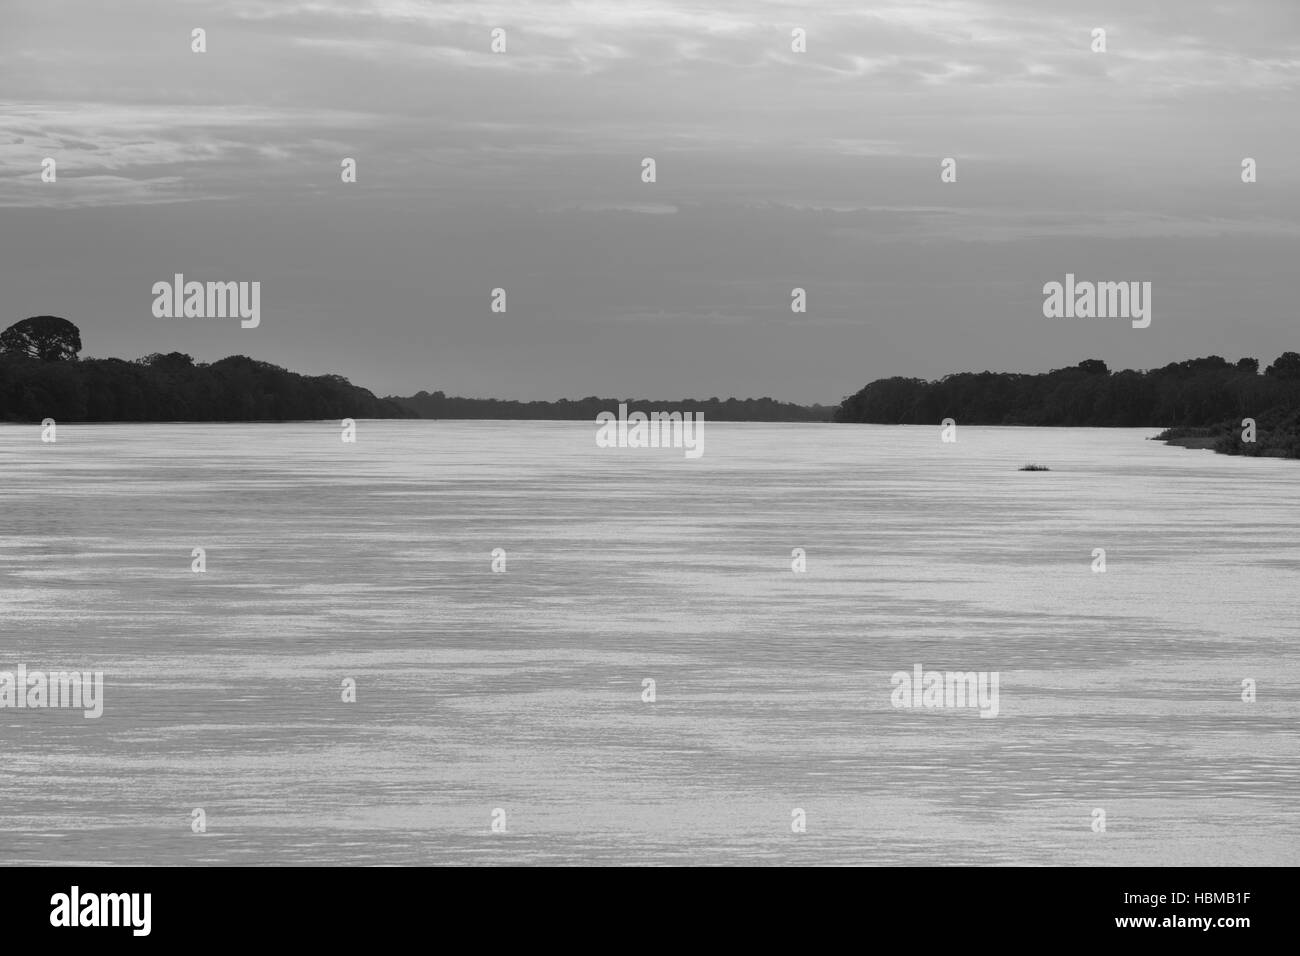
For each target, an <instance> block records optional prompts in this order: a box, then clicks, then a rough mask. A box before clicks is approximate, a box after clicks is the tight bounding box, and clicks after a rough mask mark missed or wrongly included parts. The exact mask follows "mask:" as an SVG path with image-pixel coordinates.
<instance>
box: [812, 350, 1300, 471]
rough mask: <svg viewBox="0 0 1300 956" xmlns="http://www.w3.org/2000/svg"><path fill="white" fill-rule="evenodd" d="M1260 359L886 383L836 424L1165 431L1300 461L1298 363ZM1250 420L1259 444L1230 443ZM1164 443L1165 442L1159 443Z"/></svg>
mask: <svg viewBox="0 0 1300 956" xmlns="http://www.w3.org/2000/svg"><path fill="white" fill-rule="evenodd" d="M1259 364H1260V363H1259V360H1258V359H1254V358H1243V359H1240V360H1239V361H1237V362H1235V363H1234V362H1229V361H1228V360H1227V359H1224V358H1222V357H1221V356H1218V355H1211V356H1207V357H1205V358H1198V359H1189V360H1187V361H1185V362H1172V363H1170V364H1169V365H1165V366H1163V367H1161V368H1156V369H1149V370H1145V371H1135V370H1125V371H1120V372H1112V371H1110V369H1109V368H1107V366H1106V363H1105V362H1103V361H1101V360H1099V359H1088V360H1087V361H1084V362H1080V363H1079V364H1078V365H1075V366H1072V367H1070V368H1059V369H1053V370H1052V371H1050V372H1045V373H1040V374H1023V373H1014V372H960V373H957V374H954V375H947V376H944V377H943V378H941V379H938V380H936V381H925V380H924V379H919V378H897V377H896V378H885V379H879V380H878V381H875V382H872V383H870V384H869V385H867V386H866V387H864V388H863V389H861V390H860V391H858V392H857V393H855V394H853V395H850V396H849V397H847V398H845V399H844V401H843V402H842V403H841V405H840V407H839V408H838V409H837V410H836V413H835V421H837V422H861V423H874V424H891V425H934V424H938V423H939V422H940V421H942V420H943V419H945V418H952V419H954V420H955V421H957V422H959V423H962V424H967V425H1060V426H1093V427H1160V426H1163V427H1166V428H1170V429H1175V431H1174V432H1172V433H1171V434H1170V435H1169V437H1188V436H1193V435H1200V436H1208V437H1214V438H1216V439H1218V438H1223V439H1225V440H1224V441H1222V442H1220V443H1219V444H1217V445H1216V446H1215V447H1216V450H1219V451H1224V452H1228V453H1232V454H1275V455H1282V456H1285V457H1300V428H1298V427H1297V424H1296V422H1297V417H1298V415H1300V354H1297V353H1295V352H1285V353H1283V354H1282V355H1281V356H1279V357H1278V359H1277V360H1276V361H1274V362H1273V363H1272V364H1271V365H1269V366H1268V367H1267V368H1266V369H1265V370H1264V374H1262V375H1261V374H1260V372H1259ZM1245 418H1253V419H1255V420H1256V421H1257V423H1258V426H1259V434H1258V437H1257V441H1256V442H1254V443H1244V442H1241V441H1240V440H1239V437H1238V440H1237V441H1236V442H1232V441H1229V440H1227V439H1230V438H1231V435H1232V434H1233V433H1234V432H1235V433H1237V434H1238V436H1239V433H1240V432H1241V430H1242V426H1241V422H1242V420H1243V419H1245ZM1162 437H1163V436H1162Z"/></svg>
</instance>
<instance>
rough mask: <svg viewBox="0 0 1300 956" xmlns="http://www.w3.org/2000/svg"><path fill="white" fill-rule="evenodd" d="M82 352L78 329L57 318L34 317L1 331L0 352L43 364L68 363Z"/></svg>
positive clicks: (48, 316)
mask: <svg viewBox="0 0 1300 956" xmlns="http://www.w3.org/2000/svg"><path fill="white" fill-rule="evenodd" d="M80 351H81V330H80V329H78V328H77V327H76V326H75V325H73V324H72V323H71V322H69V321H68V320H67V319H61V318H59V317H58V316H57V315H34V316H32V317H31V318H30V319H23V320H22V321H21V322H15V323H14V324H13V325H11V326H9V328H7V329H5V330H4V331H3V332H0V352H8V353H10V354H13V355H26V356H28V357H29V358H34V359H40V360H41V361H42V362H69V361H74V360H75V359H76V358H77V353H78V352H80Z"/></svg>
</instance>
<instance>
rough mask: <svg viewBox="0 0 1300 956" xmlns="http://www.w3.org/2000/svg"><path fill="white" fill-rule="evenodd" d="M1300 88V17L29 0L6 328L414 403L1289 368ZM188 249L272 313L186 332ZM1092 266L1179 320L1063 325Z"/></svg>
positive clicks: (8, 60) (1276, 8)
mask: <svg viewBox="0 0 1300 956" xmlns="http://www.w3.org/2000/svg"><path fill="white" fill-rule="evenodd" d="M195 27H202V28H204V29H205V30H206V31H207V52H206V53H204V54H196V53H192V52H191V51H190V44H191V30H192V29H193V28H195ZM496 27H500V28H502V29H504V30H505V31H506V43H507V49H506V52H505V53H500V54H495V53H493V52H491V49H490V44H491V35H490V34H491V31H492V29H493V28H496ZM796 27H802V28H804V29H806V30H807V35H808V39H807V52H806V53H802V54H800V53H795V52H792V51H791V48H790V46H791V30H792V29H794V28H796ZM1095 27H1102V28H1104V29H1105V30H1106V34H1107V35H1106V44H1107V52H1105V53H1094V52H1092V49H1091V45H1092V37H1091V32H1092V30H1093V29H1094V28H1095ZM1297 86H1300V3H1298V2H1296V0H1248V2H1245V0H1239V2H1220V0H1170V2H1157V0H1142V2H1139V0H1115V2H1095V0H1090V2H1086V3H1085V2H1081V0H1076V2H1048V0H987V2H939V0H929V2H927V0H898V2H889V3H872V2H869V0H825V2H819V3H776V2H761V0H708V2H691V0H634V2H624V0H601V2H580V0H579V2H561V0H530V2H523V0H509V2H491V0H474V2H418V0H302V2H297V0H206V2H193V3H189V2H181V0H121V2H116V3H113V4H111V5H109V4H104V3H100V2H92V0H82V2H61V0H4V2H3V9H2V10H0V291H2V293H3V294H2V295H0V305H2V308H0V326H3V325H8V324H9V323H11V322H13V321H17V320H18V319H21V318H24V317H26V316H29V315H35V314H43V313H52V314H56V315H61V316H63V317H65V318H68V319H70V320H72V321H73V322H75V323H76V324H77V325H78V326H80V328H81V330H82V336H83V341H84V343H85V352H84V354H86V355H91V356H110V355H111V356H119V357H124V358H132V357H136V356H139V355H143V354H146V353H149V352H159V351H161V352H167V351H173V350H176V351H183V352H189V353H190V354H192V355H194V356H195V358H196V359H198V360H201V361H212V360H215V359H217V358H220V357H222V356H225V355H228V354H246V355H250V356H252V357H254V358H259V359H264V360H267V361H271V362H274V363H276V364H278V365H283V366H286V367H288V368H291V369H294V370H296V371H302V372H308V373H321V372H338V373H340V374H343V375H345V376H347V377H348V378H350V379H351V380H352V381H354V382H356V383H357V384H360V385H364V386H366V387H367V388H370V389H372V390H373V391H375V392H377V393H379V394H381V395H383V394H409V393H412V392H415V391H417V390H419V389H428V390H430V391H433V390H436V389H443V390H445V391H446V392H448V393H449V394H452V393H455V394H464V395H472V396H498V397H506V398H546V399H554V398H559V397H565V396H567V397H581V396H585V395H591V394H596V395H601V396H608V397H645V398H664V399H668V398H679V397H687V396H693V397H700V398H707V397H709V396H712V395H718V396H724V397H725V396H729V395H735V396H739V397H746V396H762V395H770V396H772V397H775V398H780V399H785V400H792V401H801V402H812V401H823V402H836V401H838V400H839V399H840V398H841V397H842V396H844V395H845V394H848V393H851V392H854V391H856V390H857V389H858V388H860V387H861V386H862V385H864V384H865V383H866V382H868V381H870V380H871V379H874V378H879V377H882V376H886V375H916V376H922V377H926V378H931V377H938V376H941V375H943V374H946V373H948V372H953V371H966V370H974V371H978V370H982V369H985V368H989V369H994V370H1008V371H1010V370H1018V371H1037V370H1044V369H1048V368H1053V367H1059V366H1062V365H1072V364H1075V363H1076V362H1078V361H1079V360H1081V359H1084V358H1089V357H1099V358H1103V359H1105V360H1106V361H1108V362H1109V363H1110V364H1111V366H1112V367H1139V368H1143V367H1150V366H1154V365H1161V364H1164V363H1165V362H1168V361H1173V360H1180V359H1184V358H1190V357H1193V356H1198V355H1204V354H1210V353H1218V354H1221V355H1224V356H1225V357H1227V358H1229V359H1236V358H1237V357H1240V356H1242V355H1254V356H1257V357H1259V358H1261V359H1263V360H1264V361H1265V362H1268V361H1271V360H1272V358H1274V357H1275V356H1276V355H1277V354H1278V353H1279V352H1281V351H1284V350H1288V349H1293V350H1300V321H1298V319H1300V314H1298V313H1300V309H1298V308H1297V304H1296V303H1297V295H1296V287H1295V283H1296V281H1297V278H1300V171H1298V170H1297V163H1300V136H1298V135H1297V129H1298V128H1300V108H1298V107H1300V98H1298V96H1297V92H1298V91H1297ZM47 156H48V157H53V158H54V159H55V160H56V161H57V164H58V165H57V171H58V181H57V182H56V183H43V182H41V178H40V173H41V161H42V159H44V158H45V157H47ZM647 156H649V157H654V158H655V160H656V162H657V174H658V181H657V182H655V183H653V184H647V183H643V182H642V181H641V160H642V158H643V157H647ZM343 157H355V158H356V160H357V163H358V180H359V181H358V182H357V183H355V184H344V183H342V182H341V181H340V175H339V173H340V166H339V163H340V160H341V159H342V158H343ZM944 157H953V158H955V159H956V161H957V182H956V183H942V182H941V181H940V176H939V172H940V161H941V160H942V159H943V158H944ZM1244 157H1253V158H1254V159H1255V160H1256V161H1257V163H1258V182H1256V183H1254V184H1250V185H1247V184H1243V183H1242V182H1241V161H1242V159H1243V158H1244ZM176 272H182V273H184V274H185V275H186V277H187V278H190V279H198V280H200V281H204V280H219V281H240V280H243V281H252V280H257V281H260V282H261V283H262V321H261V326H260V327H259V328H257V329H242V328H240V324H239V322H238V320H219V319H158V318H155V317H154V316H153V314H152V311H151V305H152V301H153V297H152V295H151V291H150V290H151V286H152V285H153V283H155V282H158V281H168V280H170V279H171V277H172V275H173V273H176ZM1067 272H1073V273H1075V274H1076V276H1078V278H1080V279H1094V280H1100V281H1120V280H1141V281H1151V282H1152V283H1153V291H1152V300H1153V320H1152V324H1151V326H1150V328H1147V329H1134V328H1132V327H1131V326H1130V325H1129V323H1128V322H1126V321H1123V320H1102V319H1091V320H1089V319H1047V318H1044V317H1043V314H1042V304H1043V293H1042V287H1043V284H1044V283H1045V282H1049V281H1053V280H1058V281H1059V280H1061V279H1063V278H1064V276H1065V274H1066V273H1067ZM796 286H800V287H803V288H805V289H807V293H808V312H807V314H794V313H792V312H791V310H790V290H791V289H792V288H793V287H796ZM494 287H503V288H505V289H506V292H507V296H508V311H507V312H506V313H505V314H494V313H493V312H492V311H491V310H490V304H491V290H492V289H493V288H494Z"/></svg>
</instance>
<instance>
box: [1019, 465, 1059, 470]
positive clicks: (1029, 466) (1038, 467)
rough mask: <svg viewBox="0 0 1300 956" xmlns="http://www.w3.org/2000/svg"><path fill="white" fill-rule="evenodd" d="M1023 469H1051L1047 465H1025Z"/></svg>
mask: <svg viewBox="0 0 1300 956" xmlns="http://www.w3.org/2000/svg"><path fill="white" fill-rule="evenodd" d="M1020 470H1021V471H1051V470H1052V469H1050V468H1048V467H1047V466H1046V465H1025V466H1024V467H1023V468H1021V469H1020Z"/></svg>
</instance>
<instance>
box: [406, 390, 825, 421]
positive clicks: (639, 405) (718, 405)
mask: <svg viewBox="0 0 1300 956" xmlns="http://www.w3.org/2000/svg"><path fill="white" fill-rule="evenodd" d="M389 401H392V402H396V403H397V404H399V405H402V406H404V407H405V408H408V409H410V410H411V411H413V412H414V413H415V414H417V415H419V416H420V417H421V418H499V419H513V418H531V419H543V418H546V419H575V420H581V421H589V422H590V421H595V420H596V415H597V414H599V413H600V412H614V413H615V414H617V413H618V405H619V402H620V401H626V402H627V410H628V412H629V413H631V412H635V411H641V412H646V413H649V412H672V411H682V412H701V413H703V415H704V420H705V421H714V422H829V421H830V420H831V415H832V414H833V413H834V411H835V409H834V408H833V407H831V406H828V405H792V404H790V403H789V402H778V401H775V400H774V399H771V398H746V399H735V398H728V399H727V400H726V401H723V400H721V399H718V398H710V399H707V400H700V399H694V398H687V399H683V400H681V401H671V402H652V401H647V400H644V399H617V398H596V397H594V396H593V397H591V398H579V399H573V400H570V399H567V398H562V399H560V400H559V401H557V402H511V401H502V400H500V399H495V398H456V397H452V398H448V397H447V396H446V395H444V394H443V393H442V392H434V393H433V394H432V395H430V394H429V393H428V392H419V393H417V394H415V395H412V396H411V397H410V398H396V397H394V398H390V399H389Z"/></svg>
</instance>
